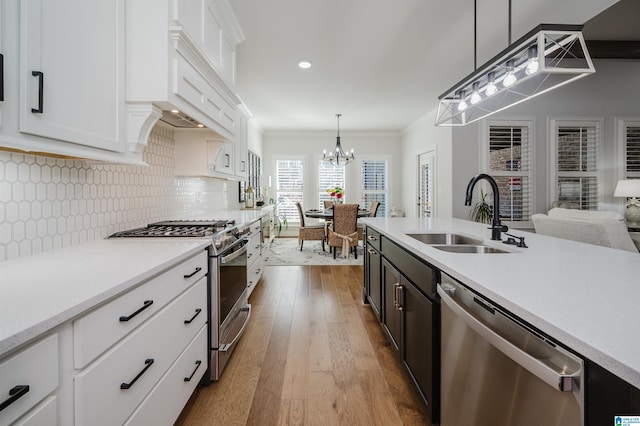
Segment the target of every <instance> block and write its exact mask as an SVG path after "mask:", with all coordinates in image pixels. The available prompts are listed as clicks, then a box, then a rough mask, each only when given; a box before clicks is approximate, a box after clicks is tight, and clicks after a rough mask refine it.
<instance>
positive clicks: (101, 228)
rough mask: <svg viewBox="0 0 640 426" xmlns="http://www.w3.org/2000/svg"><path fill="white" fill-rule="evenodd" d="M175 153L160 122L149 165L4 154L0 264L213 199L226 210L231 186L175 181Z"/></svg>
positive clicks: (175, 214) (173, 215) (176, 214)
mask: <svg viewBox="0 0 640 426" xmlns="http://www.w3.org/2000/svg"><path fill="white" fill-rule="evenodd" d="M174 149H175V141H174V132H173V131H172V130H171V129H169V128H166V127H164V126H162V125H159V126H156V127H155V128H154V129H153V131H152V132H151V135H150V136H149V143H148V145H147V147H146V149H145V151H144V153H143V159H144V161H145V162H146V163H148V164H149V166H148V167H145V166H121V165H96V164H91V163H87V162H84V161H77V160H65V159H57V158H51V157H43V156H36V155H30V154H21V153H12V152H4V151H0V262H1V261H5V260H10V259H16V258H19V257H23V256H29V255H31V254H36V253H40V252H43V251H47V250H52V249H55V248H60V247H64V246H69V245H72V244H77V243H81V242H85V241H92V240H95V239H100V238H105V237H107V236H109V235H111V234H112V233H114V232H116V231H121V230H124V229H129V228H135V227H139V226H144V225H146V224H147V223H149V222H153V221H157V220H166V219H179V218H180V217H182V216H183V215H184V213H185V212H187V211H190V210H193V209H203V208H204V207H205V206H204V205H203V203H207V202H209V203H210V202H212V201H211V200H216V201H215V203H216V204H217V205H209V206H208V207H210V208H219V209H228V208H229V196H228V186H229V187H231V183H229V182H227V181H225V180H220V179H203V178H189V177H176V176H174V175H173V168H174V159H173V158H174V156H173V154H174Z"/></svg>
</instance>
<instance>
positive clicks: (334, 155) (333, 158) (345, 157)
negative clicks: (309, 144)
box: [322, 114, 356, 167]
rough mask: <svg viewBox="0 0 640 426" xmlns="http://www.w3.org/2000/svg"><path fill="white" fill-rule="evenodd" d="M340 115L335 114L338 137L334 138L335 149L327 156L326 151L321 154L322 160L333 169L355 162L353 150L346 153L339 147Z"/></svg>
mask: <svg viewBox="0 0 640 426" xmlns="http://www.w3.org/2000/svg"><path fill="white" fill-rule="evenodd" d="M341 116H342V114H336V117H337V118H338V136H337V137H336V148H335V149H334V150H333V151H331V152H329V153H328V154H327V150H326V149H325V150H324V151H323V152H322V159H323V160H324V161H326V162H328V163H330V164H331V165H332V166H333V167H342V166H346V165H347V164H349V163H351V162H352V161H353V160H355V158H356V157H355V156H354V155H353V149H352V150H351V151H350V152H349V153H346V152H344V150H343V149H342V145H340V117H341Z"/></svg>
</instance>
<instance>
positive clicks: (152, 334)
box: [74, 277, 207, 426]
mask: <svg viewBox="0 0 640 426" xmlns="http://www.w3.org/2000/svg"><path fill="white" fill-rule="evenodd" d="M206 301H207V280H206V279H205V278H204V277H203V278H201V279H200V281H198V283H196V284H195V285H194V286H193V287H191V288H190V289H189V290H187V291H186V292H185V293H183V294H182V295H180V296H179V297H178V298H177V299H176V300H175V301H173V302H171V303H170V304H169V305H168V306H167V307H166V308H164V309H163V310H162V311H160V312H159V313H158V314H156V315H155V316H154V317H152V318H150V319H149V320H148V321H146V322H145V323H144V324H143V325H141V326H140V327H139V329H137V330H136V331H134V332H133V333H131V334H130V335H129V336H127V337H126V338H124V339H123V340H122V342H120V343H119V344H118V345H116V346H115V347H114V348H112V349H111V350H109V351H108V352H107V353H105V354H104V355H103V356H102V357H100V358H98V359H97V360H96V361H95V362H94V363H92V364H91V365H89V367H87V368H86V369H84V370H83V371H81V372H80V373H79V374H77V375H76V377H75V393H74V394H75V420H76V424H78V425H94V426H96V425H114V424H122V423H124V421H125V420H127V418H128V417H129V416H130V415H131V414H132V413H133V411H134V410H135V409H136V407H137V406H138V405H139V404H140V403H141V402H142V401H143V400H144V399H145V398H146V397H147V395H148V394H149V392H150V391H151V389H153V388H154V386H156V384H157V383H158V382H159V380H160V379H161V378H162V377H163V376H164V375H165V373H166V372H167V370H169V368H170V367H171V366H172V365H173V364H174V362H175V361H176V359H177V358H178V357H179V355H180V354H181V353H182V352H183V351H184V350H185V348H186V347H187V346H188V345H189V343H190V342H191V341H192V340H193V338H194V337H195V336H196V334H197V333H198V332H199V331H201V330H202V328H203V326H205V325H206V317H207V315H206V311H207V306H206ZM95 331H96V332H97V333H99V329H96V330H95ZM203 347H204V348H205V350H206V343H205V344H204V345H203Z"/></svg>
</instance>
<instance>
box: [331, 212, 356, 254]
mask: <svg viewBox="0 0 640 426" xmlns="http://www.w3.org/2000/svg"><path fill="white" fill-rule="evenodd" d="M357 221H358V205H357V204H335V205H334V206H333V226H332V227H331V228H329V231H328V234H327V237H328V241H329V248H330V249H331V250H332V251H333V258H334V259H335V258H336V251H337V248H338V247H340V248H341V250H342V257H347V256H349V252H350V251H352V249H353V252H354V254H355V257H356V259H357V258H358V251H357V246H358V231H357V229H356V225H357Z"/></svg>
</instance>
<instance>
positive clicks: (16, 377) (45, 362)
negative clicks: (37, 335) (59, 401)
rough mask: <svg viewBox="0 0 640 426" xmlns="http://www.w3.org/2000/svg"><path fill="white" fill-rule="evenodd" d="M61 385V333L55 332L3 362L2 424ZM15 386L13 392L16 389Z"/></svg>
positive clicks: (0, 375)
mask: <svg viewBox="0 0 640 426" xmlns="http://www.w3.org/2000/svg"><path fill="white" fill-rule="evenodd" d="M57 387H58V335H57V334H54V335H51V336H49V337H47V338H46V339H44V340H41V341H40V342H38V343H35V344H33V345H31V346H29V347H28V348H26V349H24V350H22V351H21V352H19V353H17V354H16V355H14V356H13V357H11V358H8V359H6V360H4V361H2V362H0V392H1V393H0V404H3V405H4V404H5V403H9V402H10V400H11V399H12V397H16V395H21V396H19V397H17V399H15V400H14V402H12V403H10V404H9V405H7V406H6V407H5V408H4V409H3V410H2V411H0V424H2V425H6V424H9V423H11V422H13V421H14V420H16V419H17V418H18V417H20V416H22V415H23V414H24V413H26V412H27V411H29V410H30V409H31V408H33V407H34V406H35V405H36V404H37V403H38V402H40V401H42V400H43V399H44V398H45V397H46V396H47V395H49V394H50V393H51V392H53V391H54V390H55V389H56V388H57ZM12 389H13V392H12Z"/></svg>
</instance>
